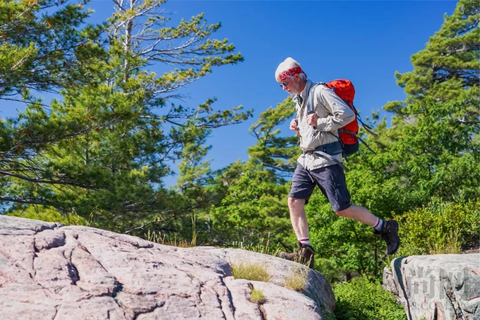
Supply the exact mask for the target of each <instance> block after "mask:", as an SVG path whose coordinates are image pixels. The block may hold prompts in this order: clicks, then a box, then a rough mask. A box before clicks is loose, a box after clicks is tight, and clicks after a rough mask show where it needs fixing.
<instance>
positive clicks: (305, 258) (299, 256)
mask: <svg viewBox="0 0 480 320" xmlns="http://www.w3.org/2000/svg"><path fill="white" fill-rule="evenodd" d="M297 244H298V250H296V251H294V252H292V253H287V252H280V258H283V259H286V260H290V261H295V262H298V263H301V264H304V265H306V266H307V267H309V268H312V267H313V263H314V255H315V250H313V248H312V247H311V246H310V245H308V244H302V243H301V242H300V241H299V242H298V243H297Z"/></svg>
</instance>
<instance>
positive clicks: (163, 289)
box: [0, 216, 335, 320]
mask: <svg viewBox="0 0 480 320" xmlns="http://www.w3.org/2000/svg"><path fill="white" fill-rule="evenodd" d="M236 261H243V262H245V261H251V262H255V263H261V264H264V265H265V266H266V267H267V268H268V270H269V272H270V274H271V275H272V279H271V281H270V282H258V281H247V280H243V279H234V278H233V277H232V273H231V266H230V264H231V263H236ZM295 272H304V273H305V274H307V281H306V286H305V289H304V292H305V294H302V293H299V292H296V291H293V290H290V289H287V288H285V287H283V285H284V284H285V279H286V277H289V276H292V274H294V273H295ZM252 288H255V289H257V290H262V291H263V294H264V296H265V301H264V302H263V303H255V302H251V301H250V293H251V291H252ZM334 307H335V302H334V297H333V293H332V290H331V287H330V285H329V284H328V282H327V281H326V280H325V278H324V277H323V276H322V275H321V274H319V273H317V272H315V271H312V270H310V269H307V268H305V267H303V266H301V265H299V264H296V263H292V262H290V261H285V260H282V259H279V258H275V257H272V256H268V255H262V254H259V253H254V252H249V251H243V250H236V249H218V248H213V247H195V248H176V247H170V246H165V245H160V244H155V243H152V242H149V241H145V240H142V239H140V238H136V237H131V236H127V235H122V234H116V233H113V232H109V231H105V230H100V229H95V228H88V227H80V226H62V225H60V224H56V223H48V222H43V221H36V220H28V219H21V218H14V217H7V216H0V310H1V319H2V320H19V319H22V320H23V319H32V320H33V319H34V320H38V319H42V320H43V319H52V320H53V319H55V320H59V319H60V320H63V319H68V320H75V319H79V320H80V319H81V320H85V319H136V320H146V319H197V318H202V319H229V320H230V319H231V320H233V319H262V320H263V319H269V320H273V319H282V320H288V319H295V320H300V319H322V314H323V312H324V310H328V311H331V310H333V308H334Z"/></svg>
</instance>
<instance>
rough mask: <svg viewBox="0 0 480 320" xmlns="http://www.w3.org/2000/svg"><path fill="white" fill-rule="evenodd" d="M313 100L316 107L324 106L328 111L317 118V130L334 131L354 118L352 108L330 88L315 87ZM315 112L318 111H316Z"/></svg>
mask: <svg viewBox="0 0 480 320" xmlns="http://www.w3.org/2000/svg"><path fill="white" fill-rule="evenodd" d="M315 102H316V108H324V109H326V111H327V113H328V116H327V117H325V118H318V120H317V129H318V130H319V131H331V132H335V131H337V130H338V129H340V128H342V127H343V126H345V125H347V124H348V123H350V122H352V121H353V120H355V114H354V113H353V110H352V109H350V107H349V106H347V105H346V104H345V102H344V101H343V100H342V99H340V98H339V97H338V96H337V95H336V94H335V92H333V90H332V89H328V88H318V87H317V88H315ZM317 114H319V113H318V112H317Z"/></svg>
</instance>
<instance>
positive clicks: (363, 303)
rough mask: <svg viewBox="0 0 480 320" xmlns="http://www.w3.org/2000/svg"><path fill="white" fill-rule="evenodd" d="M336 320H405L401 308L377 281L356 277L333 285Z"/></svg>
mask: <svg viewBox="0 0 480 320" xmlns="http://www.w3.org/2000/svg"><path fill="white" fill-rule="evenodd" d="M333 292H334V294H335V299H336V307H335V311H334V314H335V316H336V318H337V320H357V319H358V320H364V319H368V320H405V319H407V317H406V314H405V311H404V309H403V307H402V306H401V305H400V304H398V303H397V301H396V300H395V298H394V297H393V295H392V294H391V293H389V292H387V291H385V290H383V289H382V285H381V284H380V282H379V281H375V280H369V279H367V278H366V277H358V278H354V279H352V281H350V282H340V283H337V284H334V285H333Z"/></svg>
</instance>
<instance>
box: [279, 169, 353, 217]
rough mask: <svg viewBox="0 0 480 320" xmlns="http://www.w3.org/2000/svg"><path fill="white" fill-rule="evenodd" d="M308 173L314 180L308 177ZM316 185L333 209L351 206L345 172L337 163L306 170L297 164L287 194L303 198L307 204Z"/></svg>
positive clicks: (337, 209)
mask: <svg viewBox="0 0 480 320" xmlns="http://www.w3.org/2000/svg"><path fill="white" fill-rule="evenodd" d="M309 173H310V176H311V177H312V179H313V180H314V181H312V179H310V176H309V175H308V174H309ZM316 185H317V186H318V187H319V188H320V190H321V191H322V193H323V195H324V196H325V197H327V199H328V201H329V202H330V205H331V206H332V209H333V211H341V210H345V209H347V208H349V207H350V206H351V203H350V193H349V192H348V189H347V182H346V181H345V174H344V173H343V169H342V168H341V167H340V166H339V165H338V164H335V165H332V166H328V167H324V168H320V169H315V170H310V171H308V172H307V170H305V168H304V167H302V166H301V165H297V168H296V169H295V172H294V174H293V178H292V186H291V188H290V194H289V195H288V196H289V197H290V198H295V199H305V204H307V203H308V199H309V198H310V196H311V195H312V192H313V189H314V188H315V186H316Z"/></svg>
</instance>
